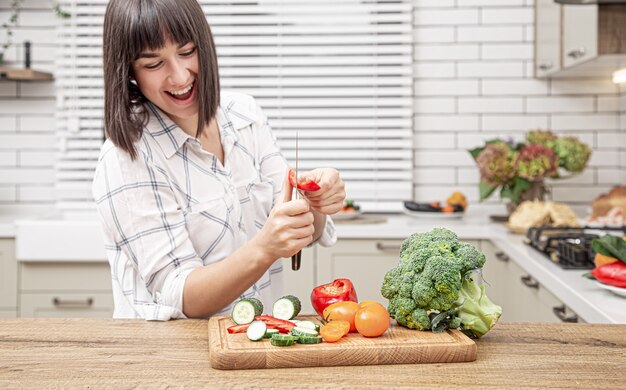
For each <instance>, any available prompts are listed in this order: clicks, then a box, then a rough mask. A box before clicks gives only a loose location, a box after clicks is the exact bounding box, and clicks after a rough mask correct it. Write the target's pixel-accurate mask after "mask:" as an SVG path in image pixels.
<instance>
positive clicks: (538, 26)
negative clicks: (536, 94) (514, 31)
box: [535, 0, 562, 77]
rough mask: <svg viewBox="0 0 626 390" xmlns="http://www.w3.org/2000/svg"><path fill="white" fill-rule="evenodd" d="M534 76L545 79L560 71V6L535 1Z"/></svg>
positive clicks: (547, 1)
mask: <svg viewBox="0 0 626 390" xmlns="http://www.w3.org/2000/svg"><path fill="white" fill-rule="evenodd" d="M535 7H536V8H535V10H536V12H535V17H536V23H535V75H536V77H546V76H548V75H551V74H553V73H555V72H558V71H559V70H560V69H561V7H562V6H561V5H559V4H557V3H555V2H554V0H537V3H536V6H535Z"/></svg>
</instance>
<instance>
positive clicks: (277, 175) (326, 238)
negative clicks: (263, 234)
mask: <svg viewBox="0 0 626 390" xmlns="http://www.w3.org/2000/svg"><path fill="white" fill-rule="evenodd" d="M254 110H255V123H254V124H253V126H255V127H256V138H257V143H258V150H259V166H260V169H261V174H262V175H264V176H266V177H270V178H271V179H272V181H273V185H274V199H273V203H272V206H273V205H275V204H276V200H277V199H278V197H279V196H280V195H281V192H282V185H283V180H284V178H285V175H286V173H287V167H288V165H287V160H286V159H285V157H284V156H283V154H282V153H281V151H280V146H279V145H278V142H277V140H276V137H275V136H274V134H273V133H272V128H271V126H270V124H269V121H268V119H267V116H265V114H264V113H263V110H262V109H261V107H260V106H259V105H258V104H257V103H256V101H255V102H254ZM317 242H319V243H320V244H321V245H322V246H332V245H334V244H335V243H336V242H337V233H336V231H335V224H334V223H333V220H332V218H331V217H330V216H326V224H325V225H324V231H323V232H322V235H321V236H320V237H319V238H318V240H317ZM314 243H315V242H313V243H312V244H314Z"/></svg>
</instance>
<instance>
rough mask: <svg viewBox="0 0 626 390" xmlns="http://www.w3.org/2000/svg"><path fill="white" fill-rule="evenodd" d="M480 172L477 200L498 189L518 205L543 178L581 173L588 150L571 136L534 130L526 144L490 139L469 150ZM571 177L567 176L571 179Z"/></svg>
mask: <svg viewBox="0 0 626 390" xmlns="http://www.w3.org/2000/svg"><path fill="white" fill-rule="evenodd" d="M469 152H470V154H471V155H472V157H473V158H474V160H475V161H476V164H477V165H478V169H479V171H480V186H479V189H480V199H481V200H483V199H487V198H488V197H489V196H491V194H493V192H494V191H495V190H496V189H498V188H500V197H501V198H508V199H510V200H511V202H513V203H515V204H517V203H519V202H520V200H521V196H522V193H523V192H524V191H526V190H529V189H530V188H531V187H533V185H536V184H541V185H543V182H544V179H545V178H553V179H560V178H561V179H562V178H565V177H569V176H563V175H561V172H563V171H565V172H569V173H570V174H571V175H574V174H578V173H580V172H582V171H583V170H584V169H585V167H586V166H587V162H588V161H589V157H590V156H591V149H590V148H589V146H587V145H586V144H584V143H582V142H580V140H579V139H578V138H576V137H572V136H556V135H555V134H554V133H552V132H551V131H549V130H533V131H529V132H528V133H527V134H526V138H525V142H520V143H517V144H515V143H513V142H512V141H505V140H502V139H499V138H498V139H493V140H489V141H487V142H486V143H485V145H484V146H482V147H479V148H475V149H472V150H470V151H469ZM571 175H570V176H571Z"/></svg>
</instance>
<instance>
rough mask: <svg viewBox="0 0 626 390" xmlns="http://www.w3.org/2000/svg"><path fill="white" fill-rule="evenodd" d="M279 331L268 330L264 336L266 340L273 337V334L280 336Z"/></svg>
mask: <svg viewBox="0 0 626 390" xmlns="http://www.w3.org/2000/svg"><path fill="white" fill-rule="evenodd" d="M278 333H279V331H278V329H267V330H266V331H265V335H263V338H264V339H269V338H270V337H272V335H273V334H278Z"/></svg>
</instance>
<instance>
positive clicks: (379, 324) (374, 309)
mask: <svg viewBox="0 0 626 390" xmlns="http://www.w3.org/2000/svg"><path fill="white" fill-rule="evenodd" d="M354 324H355V326H356V329H357V331H358V332H359V333H360V334H362V335H363V336H365V337H378V336H380V335H382V334H383V333H385V331H386V330H387V329H389V313H388V312H387V309H385V308H384V307H383V306H382V305H369V306H365V307H364V308H362V309H359V311H357V312H356V314H355V318H354Z"/></svg>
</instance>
